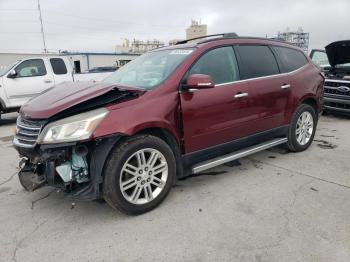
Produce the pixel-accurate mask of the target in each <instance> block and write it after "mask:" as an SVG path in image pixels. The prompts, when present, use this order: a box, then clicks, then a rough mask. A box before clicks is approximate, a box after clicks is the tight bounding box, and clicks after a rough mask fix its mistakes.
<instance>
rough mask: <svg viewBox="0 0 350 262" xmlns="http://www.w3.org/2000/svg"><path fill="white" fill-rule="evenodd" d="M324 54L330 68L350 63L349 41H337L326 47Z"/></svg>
mask: <svg viewBox="0 0 350 262" xmlns="http://www.w3.org/2000/svg"><path fill="white" fill-rule="evenodd" d="M326 53H327V56H328V60H329V64H330V65H331V66H332V67H334V66H336V65H341V64H346V63H350V40H345V41H337V42H333V43H331V44H329V45H327V46H326Z"/></svg>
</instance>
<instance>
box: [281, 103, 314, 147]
mask: <svg viewBox="0 0 350 262" xmlns="http://www.w3.org/2000/svg"><path fill="white" fill-rule="evenodd" d="M317 120H318V119H317V116H316V112H315V110H314V108H313V107H312V106H310V105H307V104H301V105H300V106H299V107H298V108H297V110H296V111H295V113H294V115H293V118H292V122H291V123H290V126H289V131H288V142H287V147H288V149H289V150H290V151H293V152H301V151H304V150H306V149H307V148H308V147H309V146H310V145H311V143H312V141H313V139H314V136H315V132H316V126H317Z"/></svg>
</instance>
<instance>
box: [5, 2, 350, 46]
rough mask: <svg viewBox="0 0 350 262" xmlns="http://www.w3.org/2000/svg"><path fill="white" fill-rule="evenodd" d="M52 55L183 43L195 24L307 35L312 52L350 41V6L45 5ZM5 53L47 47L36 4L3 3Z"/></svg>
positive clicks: (210, 28) (255, 33) (251, 32)
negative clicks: (127, 43) (128, 42)
mask: <svg viewBox="0 0 350 262" xmlns="http://www.w3.org/2000/svg"><path fill="white" fill-rule="evenodd" d="M41 8H42V15H43V23H44V31H45V35H46V44H47V47H48V49H49V50H52V51H57V50H59V49H60V50H69V51H114V50H115V46H116V45H117V44H118V43H120V42H121V41H122V40H121V39H122V38H130V39H133V38H136V39H140V40H147V39H153V38H157V39H160V40H163V41H168V40H171V39H183V38H185V29H186V27H188V26H189V24H190V23H191V19H197V20H199V19H201V21H202V23H206V24H208V33H210V34H214V33H221V32H236V33H238V34H239V35H244V36H261V37H265V36H266V35H267V36H268V37H273V36H275V35H276V34H277V32H278V31H284V30H285V29H286V28H287V27H289V28H290V29H291V30H296V29H297V28H298V27H299V26H301V27H302V28H303V29H304V31H305V32H310V34H311V35H310V48H323V47H324V46H325V45H326V44H328V43H330V42H332V41H336V40H343V39H350V29H349V28H350V15H349V11H350V0H289V1H284V0H263V1H261V0H255V1H254V0H215V1H213V0H192V1H189V0H177V1H166V0H144V1H141V0H123V1H117V0H74V1H72V0H56V1H55V0H41ZM0 35H1V38H0V39H1V41H0V52H17V51H26V52H31V51H36V52H39V51H41V50H42V49H43V43H42V38H41V34H40V23H39V13H38V11H37V0H0Z"/></svg>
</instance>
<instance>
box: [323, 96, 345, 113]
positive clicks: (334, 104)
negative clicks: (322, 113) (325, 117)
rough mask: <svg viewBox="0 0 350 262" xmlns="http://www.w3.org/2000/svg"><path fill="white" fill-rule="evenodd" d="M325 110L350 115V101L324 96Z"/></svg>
mask: <svg viewBox="0 0 350 262" xmlns="http://www.w3.org/2000/svg"><path fill="white" fill-rule="evenodd" d="M324 108H325V109H326V110H329V111H335V112H342V113H346V114H350V100H349V99H346V98H344V99H342V98H339V97H337V98H334V97H329V96H326V95H325V96H324Z"/></svg>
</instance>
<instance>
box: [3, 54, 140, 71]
mask: <svg viewBox="0 0 350 262" xmlns="http://www.w3.org/2000/svg"><path fill="white" fill-rule="evenodd" d="M43 56H46V57H47V56H49V57H50V56H67V57H68V58H69V60H70V61H71V63H72V65H73V66H74V68H75V70H76V71H77V73H79V72H84V71H87V70H89V69H91V68H94V67H101V66H114V67H117V68H119V67H121V66H123V65H125V64H126V63H127V62H129V61H131V60H133V59H134V58H135V57H137V56H139V54H133V53H125V54H124V53H123V54H119V53H98V52H76V53H68V52H64V53H0V69H2V68H5V67H7V66H8V65H11V64H12V63H15V62H16V61H18V60H20V59H23V58H28V57H43Z"/></svg>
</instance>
